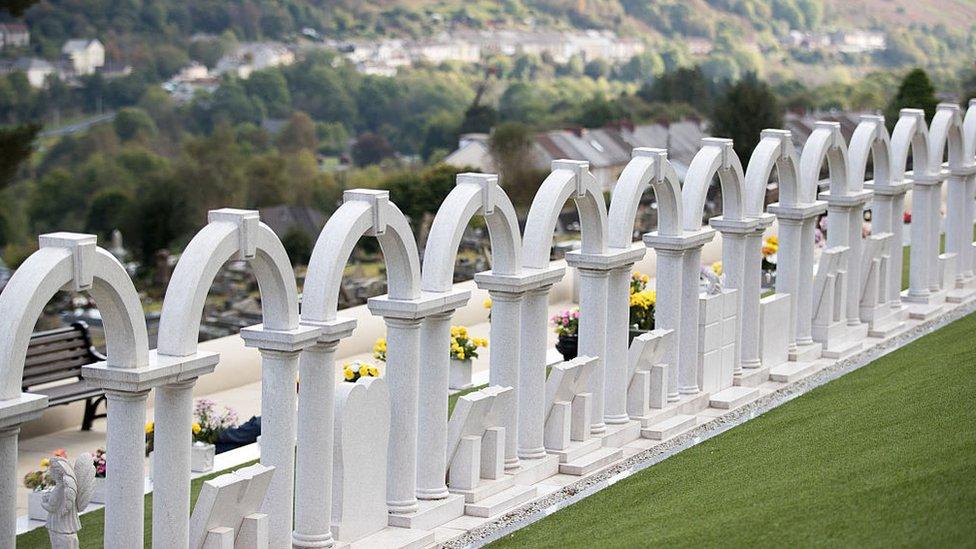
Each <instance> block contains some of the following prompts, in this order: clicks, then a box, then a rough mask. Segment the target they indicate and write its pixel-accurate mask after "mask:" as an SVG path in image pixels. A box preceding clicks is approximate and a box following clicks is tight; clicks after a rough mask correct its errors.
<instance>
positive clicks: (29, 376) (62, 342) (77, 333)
mask: <svg viewBox="0 0 976 549" xmlns="http://www.w3.org/2000/svg"><path fill="white" fill-rule="evenodd" d="M102 360H105V356H104V355H102V354H101V353H99V352H98V351H96V350H95V347H94V345H92V342H91V337H90V335H89V332H88V325H87V324H85V323H84V322H75V323H73V324H71V325H70V326H65V327H63V328H57V329H54V330H48V331H44V332H35V333H34V334H33V335H32V336H31V339H30V344H29V345H28V347H27V361H26V362H25V363H24V381H23V383H22V386H23V389H22V390H23V391H24V392H25V393H26V392H30V393H34V394H40V395H47V397H48V405H49V406H58V405H61V404H70V403H72V402H77V401H79V400H84V401H85V417H84V419H83V420H82V422H81V430H82V431H88V430H91V427H92V422H93V421H95V419H97V418H100V417H105V414H104V413H102V414H98V413H97V411H98V405H99V404H101V403H102V402H104V401H105V392H104V391H103V390H102V389H100V388H98V387H90V386H89V385H88V383H87V382H85V380H84V379H82V377H81V367H82V366H84V365H86V364H92V363H94V362H99V361H102ZM69 380H70V382H69V383H60V382H64V381H69ZM56 382H58V384H57V385H53V383H56ZM49 384H52V385H49Z"/></svg>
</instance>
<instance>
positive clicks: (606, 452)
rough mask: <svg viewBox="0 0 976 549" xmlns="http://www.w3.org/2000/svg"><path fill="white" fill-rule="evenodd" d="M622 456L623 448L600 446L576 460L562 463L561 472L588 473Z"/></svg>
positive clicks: (579, 474) (567, 473)
mask: <svg viewBox="0 0 976 549" xmlns="http://www.w3.org/2000/svg"><path fill="white" fill-rule="evenodd" d="M622 457H623V450H621V449H620V448H600V449H599V450H597V451H595V452H590V453H589V454H586V455H585V456H583V457H581V458H579V459H577V460H575V461H571V462H569V463H562V464H560V465H559V472H560V473H563V474H566V475H576V476H583V475H588V474H590V473H592V472H593V471H596V470H598V469H603V468H604V467H606V466H607V465H610V464H611V463H613V462H615V461H617V460H618V459H621V458H622Z"/></svg>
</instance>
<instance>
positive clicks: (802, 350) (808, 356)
mask: <svg viewBox="0 0 976 549" xmlns="http://www.w3.org/2000/svg"><path fill="white" fill-rule="evenodd" d="M822 351H823V345H821V344H820V343H817V342H815V341H811V342H810V343H803V344H801V343H797V344H796V349H790V353H789V355H790V361H792V362H810V361H814V360H817V359H818V358H820V357H821V355H822Z"/></svg>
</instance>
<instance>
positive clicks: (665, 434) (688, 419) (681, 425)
mask: <svg viewBox="0 0 976 549" xmlns="http://www.w3.org/2000/svg"><path fill="white" fill-rule="evenodd" d="M695 423H696V420H695V416H688V415H683V414H682V415H677V416H674V417H671V418H668V419H666V420H664V421H662V422H660V423H657V424H654V425H651V426H650V427H647V428H646V429H643V430H641V435H642V436H644V437H646V438H649V439H651V440H665V439H668V438H671V437H673V436H674V435H676V434H678V433H680V432H682V431H686V430H688V429H691V428H692V427H694V426H695Z"/></svg>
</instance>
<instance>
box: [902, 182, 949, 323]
mask: <svg viewBox="0 0 976 549" xmlns="http://www.w3.org/2000/svg"><path fill="white" fill-rule="evenodd" d="M940 177H941V176H938V175H936V176H927V175H923V174H916V175H915V181H914V187H913V192H912V228H911V245H912V249H911V252H910V254H911V257H910V263H909V269H910V270H909V279H908V280H909V285H908V294H907V295H906V296H905V300H906V301H910V302H913V303H923V304H928V303H929V301H930V299H931V297H932V290H933V287H934V283H937V282H938V271H939V268H938V266H939V227H938V219H939V215H938V210H937V209H935V208H938V207H939V204H940V203H941V192H942V190H941V189H942V180H941V179H940ZM933 212H935V213H934V215H933ZM933 235H934V238H933ZM899 287H900V285H899Z"/></svg>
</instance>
